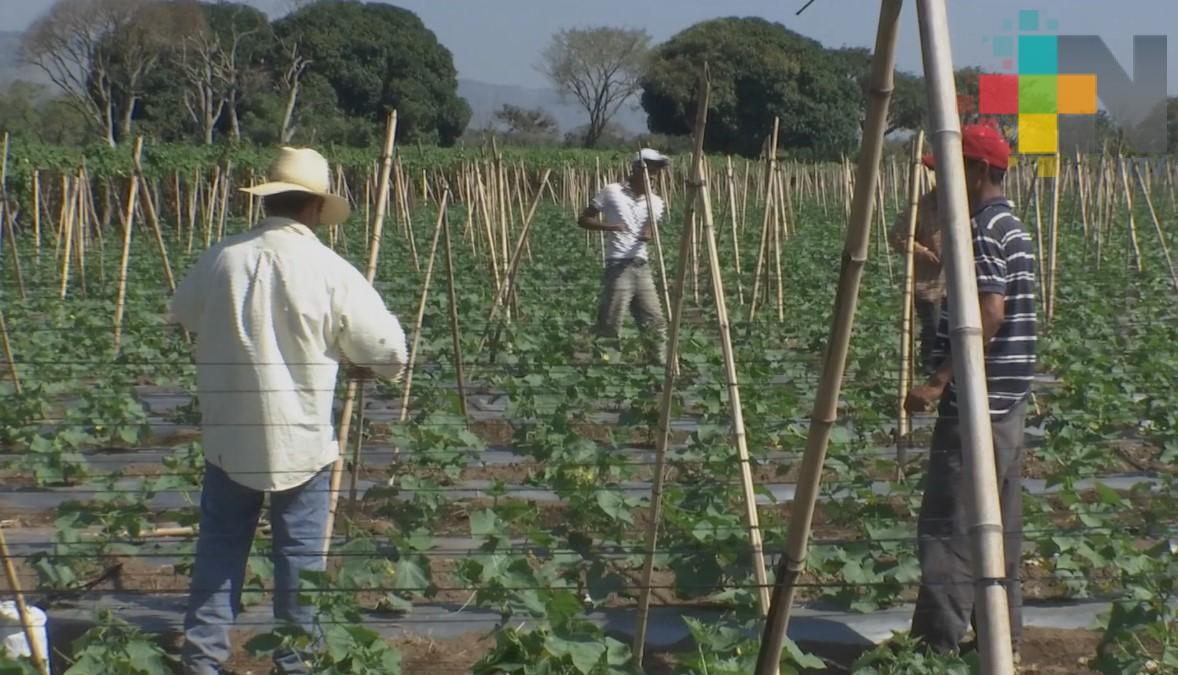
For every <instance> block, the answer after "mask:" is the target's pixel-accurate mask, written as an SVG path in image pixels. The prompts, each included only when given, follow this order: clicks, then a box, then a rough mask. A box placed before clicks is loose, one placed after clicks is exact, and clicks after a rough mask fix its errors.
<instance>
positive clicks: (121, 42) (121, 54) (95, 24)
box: [21, 0, 201, 147]
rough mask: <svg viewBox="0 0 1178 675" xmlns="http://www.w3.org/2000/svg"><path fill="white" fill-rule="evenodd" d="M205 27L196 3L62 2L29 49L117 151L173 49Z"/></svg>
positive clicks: (29, 35) (27, 39)
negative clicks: (163, 60)
mask: <svg viewBox="0 0 1178 675" xmlns="http://www.w3.org/2000/svg"><path fill="white" fill-rule="evenodd" d="M200 21H201V18H200V16H199V12H197V11H196V10H195V8H194V7H193V5H192V4H191V3H180V2H177V3H162V2H155V1H153V0H57V2H56V3H54V5H53V6H52V7H51V8H50V9H49V11H48V12H47V13H46V14H45V15H44V16H42V17H41V18H40V19H38V20H37V21H36V22H35V23H34V24H33V25H32V26H31V27H30V28H29V30H28V31H27V32H26V33H25V36H24V39H23V42H22V45H21V48H22V51H23V54H24V58H25V59H26V60H27V61H28V62H29V63H31V64H32V65H34V66H37V67H38V68H40V69H41V70H42V71H44V72H45V74H46V75H47V76H48V77H49V79H50V80H51V81H52V82H53V83H54V84H55V85H57V86H58V87H59V88H60V89H61V90H62V91H63V92H65V95H66V99H67V100H68V101H70V103H71V104H72V105H73V106H74V107H76V108H77V109H78V110H79V111H80V112H81V113H82V114H84V115H85V116H86V118H87V120H88V121H89V122H90V124H91V127H92V128H93V129H94V130H95V131H97V133H98V134H99V135H100V136H101V138H102V139H103V141H105V142H106V143H107V144H108V145H110V146H112V147H113V146H114V145H115V143H116V142H117V141H118V139H119V138H120V137H125V136H128V135H129V134H130V133H131V120H132V116H133V114H134V111H135V107H136V105H137V104H138V102H139V100H140V98H141V96H142V95H143V93H144V84H145V82H146V81H147V79H148V78H149V76H150V75H151V73H152V71H153V70H154V69H155V68H156V67H157V66H158V65H159V63H160V60H161V58H162V57H163V55H164V53H165V51H166V49H167V48H168V47H169V46H170V45H173V44H175V43H176V42H177V41H178V39H179V38H180V36H183V35H185V34H186V33H188V32H190V31H193V30H197V29H198V26H199V25H200Z"/></svg>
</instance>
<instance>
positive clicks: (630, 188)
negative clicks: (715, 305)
mask: <svg viewBox="0 0 1178 675" xmlns="http://www.w3.org/2000/svg"><path fill="white" fill-rule="evenodd" d="M670 161H671V160H670V158H669V157H667V156H666V155H664V154H662V153H660V152H658V151H656V150H651V149H650V148H644V149H642V150H641V151H640V152H638V153H636V154H635V155H634V157H633V159H632V161H631V163H630V174H629V175H628V176H627V177H626V179H625V180H624V181H622V182H620V183H610V184H609V185H606V186H605V187H603V188H602V189H601V191H600V192H598V193H597V194H596V195H595V196H594V197H593V200H592V201H591V202H590V203H589V205H588V206H587V207H585V210H584V211H582V212H581V217H580V218H579V219H578V220H577V224H578V225H580V226H581V227H583V228H585V229H586V230H594V231H598V232H605V233H606V242H605V246H606V252H605V257H606V260H605V274H604V276H603V278H602V285H601V298H600V300H599V301H598V304H597V325H596V329H595V332H596V333H597V336H598V337H599V338H605V339H608V340H613V341H616V340H617V338H618V329H619V328H620V327H621V325H622V318H623V316H624V315H625V313H626V312H627V311H629V312H630V313H631V314H632V315H634V320H635V321H636V322H637V323H638V327H639V329H641V330H642V332H643V333H644V335H645V337H646V340H647V345H648V349H649V355H650V360H651V361H653V362H654V363H657V364H659V365H662V364H663V363H664V362H665V361H666V342H667V338H666V332H667V329H666V326H667V322H666V320H665V319H664V318H663V308H662V304H661V303H660V302H659V292H658V289H657V288H656V287H655V284H654V278H653V277H652V276H651V273H650V266H649V265H648V264H647V262H648V255H647V252H646V242H648V241H650V239H651V237H652V236H653V227H654V224H655V223H657V222H658V220H659V218H661V217H662V215H663V200H662V199H661V198H660V197H659V196H658V195H656V194H653V193H651V194H648V193H647V191H646V182H645V181H644V180H643V175H642V165H643V163H645V164H646V170H647V174H648V175H649V176H650V178H651V181H652V182H653V180H654V177H655V176H656V175H658V172H659V171H661V170H662V169H663V168H665V167H666V166H667V164H668V163H669V162H670ZM648 199H649V200H650V204H649V205H648V204H647V200H648ZM652 211H653V212H654V220H655V223H652V222H650V214H651V212H652Z"/></svg>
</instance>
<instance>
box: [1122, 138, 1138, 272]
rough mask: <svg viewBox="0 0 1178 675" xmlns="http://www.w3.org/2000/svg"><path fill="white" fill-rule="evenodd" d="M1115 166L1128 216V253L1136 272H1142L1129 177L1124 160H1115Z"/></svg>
mask: <svg viewBox="0 0 1178 675" xmlns="http://www.w3.org/2000/svg"><path fill="white" fill-rule="evenodd" d="M1117 166H1119V167H1120V170H1121V186H1122V187H1123V188H1124V194H1125V208H1126V209H1127V211H1128V215H1129V244H1130V246H1131V247H1132V248H1131V249H1130V251H1129V255H1130V257H1131V262H1132V264H1133V265H1134V266H1135V267H1136V268H1137V272H1138V273H1140V272H1141V271H1142V269H1143V268H1142V262H1141V248H1140V247H1139V246H1138V245H1137V219H1136V218H1134V216H1133V189H1132V188H1131V187H1129V177H1128V174H1127V173H1126V172H1125V158H1124V157H1118V158H1117Z"/></svg>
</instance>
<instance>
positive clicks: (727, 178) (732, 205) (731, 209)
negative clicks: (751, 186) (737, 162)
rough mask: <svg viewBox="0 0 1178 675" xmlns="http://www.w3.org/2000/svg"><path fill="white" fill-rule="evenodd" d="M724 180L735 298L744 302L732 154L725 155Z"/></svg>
mask: <svg viewBox="0 0 1178 675" xmlns="http://www.w3.org/2000/svg"><path fill="white" fill-rule="evenodd" d="M724 182H725V185H726V187H727V188H728V219H729V220H730V221H731V225H732V260H733V262H734V263H735V264H736V300H737V302H738V303H740V304H741V305H743V304H744V281H743V280H742V279H741V272H740V238H739V237H738V236H737V226H736V221H737V218H736V180H735V175H734V174H733V172H732V155H728V156H727V157H725V168H724Z"/></svg>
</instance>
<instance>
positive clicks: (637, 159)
mask: <svg viewBox="0 0 1178 675" xmlns="http://www.w3.org/2000/svg"><path fill="white" fill-rule="evenodd" d="M670 161H671V158H670V157H668V156H666V155H664V154H663V153H661V152H659V151H658V150H655V149H653V148H643V149H641V150H639V151H638V152H636V153H634V156H633V157H631V158H630V163H631V164H640V163H642V162H648V163H651V164H667V163H669V162H670Z"/></svg>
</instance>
